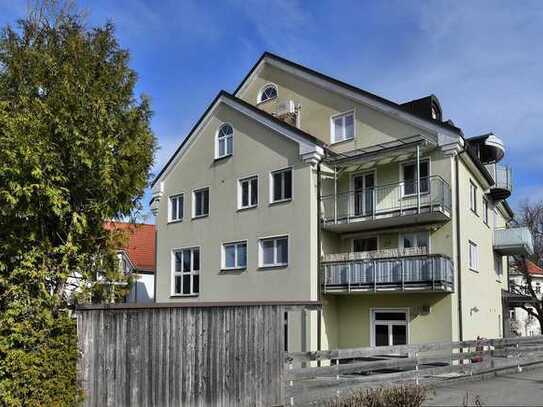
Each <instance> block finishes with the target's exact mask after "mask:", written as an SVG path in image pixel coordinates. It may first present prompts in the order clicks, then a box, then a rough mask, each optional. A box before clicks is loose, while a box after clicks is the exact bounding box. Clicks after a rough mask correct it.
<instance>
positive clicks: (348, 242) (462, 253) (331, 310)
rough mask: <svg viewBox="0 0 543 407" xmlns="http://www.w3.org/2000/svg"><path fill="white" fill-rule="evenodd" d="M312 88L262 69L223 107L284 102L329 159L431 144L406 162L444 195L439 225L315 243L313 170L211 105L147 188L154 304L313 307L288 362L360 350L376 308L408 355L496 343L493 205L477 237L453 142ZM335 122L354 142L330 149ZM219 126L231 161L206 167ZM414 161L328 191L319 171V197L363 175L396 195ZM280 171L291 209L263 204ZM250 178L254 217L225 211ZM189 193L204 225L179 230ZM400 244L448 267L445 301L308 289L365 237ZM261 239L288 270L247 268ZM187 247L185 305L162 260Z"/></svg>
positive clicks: (499, 281)
mask: <svg viewBox="0 0 543 407" xmlns="http://www.w3.org/2000/svg"><path fill="white" fill-rule="evenodd" d="M317 79H321V78H317ZM321 82H322V80H321V81H319V80H313V79H312V78H311V77H310V75H309V74H307V73H304V72H294V71H293V70H292V69H286V68H284V67H283V66H281V64H274V63H271V62H270V63H266V60H263V61H262V62H261V66H259V69H257V70H255V71H254V72H253V74H252V75H250V76H249V77H248V78H247V80H246V81H245V83H244V84H243V86H241V88H240V89H239V90H238V93H237V94H236V95H235V96H236V97H237V98H239V99H241V100H243V101H245V102H246V103H249V104H251V105H253V106H256V107H257V108H259V109H261V110H262V111H264V112H266V113H269V114H272V113H274V112H275V111H276V109H277V107H278V104H279V103H281V102H283V101H286V100H291V101H293V102H294V104H295V105H296V106H297V109H298V125H299V128H300V129H301V130H303V131H304V132H306V133H308V134H310V135H312V136H313V137H316V138H318V139H319V140H321V141H322V142H323V143H325V145H326V147H325V148H326V149H328V150H329V151H332V152H337V153H341V152H348V151H352V150H355V149H361V148H366V147H371V146H374V145H376V144H383V143H387V142H391V141H394V140H398V139H406V138H409V137H413V136H414V135H417V136H420V137H424V138H427V139H428V140H433V141H434V142H435V144H434V147H432V148H427V149H425V150H424V151H423V152H422V155H421V157H420V158H421V159H422V160H428V161H429V163H430V164H429V171H430V175H432V176H440V177H441V178H442V179H443V180H444V182H446V184H447V185H448V186H449V188H450V191H451V208H450V210H449V211H448V219H447V221H444V222H443V221H442V222H439V223H435V224H433V223H424V224H423V223H420V224H419V223H414V224H413V223H411V224H409V225H402V224H401V222H400V223H399V224H398V225H396V226H395V227H392V228H391V227H388V228H387V229H374V230H370V231H368V230H363V231H357V230H356V228H354V229H351V230H350V231H349V232H348V233H340V232H333V231H330V230H326V229H324V228H323V229H321V230H320V234H319V227H320V225H319V222H318V213H319V205H320V204H319V197H318V184H319V182H318V180H317V178H318V171H319V169H318V161H319V159H321V158H320V157H317V159H315V160H308V159H307V157H306V155H304V154H303V151H302V150H303V148H302V147H301V146H300V145H299V144H297V143H296V142H295V141H293V140H292V139H289V138H288V137H285V135H284V134H280V132H278V131H276V129H272V128H270V127H269V126H267V125H266V124H263V123H260V122H258V121H257V120H255V119H254V117H250V115H248V113H247V112H246V111H240V109H235V108H233V107H232V106H229V105H228V104H220V103H219V104H218V106H217V107H216V108H214V109H212V111H211V112H210V113H209V114H208V116H209V117H208V118H206V120H205V121H204V124H203V125H201V126H200V127H199V128H198V129H197V132H196V134H193V135H192V136H191V138H192V142H191V143H190V146H189V147H188V148H185V151H183V154H182V157H181V158H179V159H178V160H177V161H175V160H174V161H173V163H174V164H172V165H170V167H169V168H168V170H167V171H165V173H164V174H163V175H161V177H159V179H158V181H157V182H156V183H155V186H154V192H155V195H156V197H157V199H156V201H155V203H154V208H155V211H156V213H157V217H156V223H157V230H158V234H157V236H158V237H157V276H156V287H157V293H156V300H157V302H176V301H204V302H208V301H294V300H296V301H320V302H321V304H322V310H321V312H318V311H305V312H302V313H300V312H297V313H291V315H290V316H289V320H288V327H289V328H288V329H289V344H288V347H289V350H315V349H317V348H318V347H320V348H321V349H331V348H351V347H360V346H370V345H372V344H373V342H372V335H373V334H372V325H371V323H372V321H371V319H372V311H373V310H376V309H383V310H386V309H393V310H405V311H406V312H407V318H408V321H407V322H408V324H407V337H408V341H409V343H423V342H432V341H447V340H458V339H459V338H460V336H461V335H460V329H462V338H463V339H473V338H476V337H477V336H480V337H499V336H501V334H502V327H501V321H502V315H503V311H502V303H501V290H502V289H505V288H507V274H506V273H503V274H502V275H498V274H496V272H495V260H494V258H495V257H494V256H495V253H494V251H493V243H492V239H493V229H494V227H502V226H505V224H506V222H507V221H508V218H509V215H508V213H507V211H506V210H505V208H504V207H503V205H501V204H499V203H496V205H494V204H493V202H489V208H490V209H489V211H490V219H491V220H490V221H489V222H488V223H489V224H488V225H487V224H486V223H485V222H484V221H483V214H482V213H481V210H482V208H483V203H482V202H483V198H484V197H485V193H484V192H485V191H486V190H487V189H488V181H487V180H485V177H484V176H483V175H482V174H481V173H479V172H478V170H477V168H476V167H474V164H473V160H472V159H471V158H470V157H469V156H467V155H466V154H465V153H463V148H464V140H463V138H462V137H461V136H458V135H455V134H452V132H451V131H449V130H447V129H446V128H445V129H444V128H440V127H439V126H436V125H435V124H432V123H430V124H429V125H426V124H425V123H424V121H421V120H420V118H417V117H414V116H413V117H410V116H409V115H408V114H403V113H401V114H395V113H394V111H392V110H393V109H391V108H387V106H383V105H382V104H381V105H380V104H377V105H372V104H371V103H369V102H367V101H365V100H359V99H356V98H354V97H353V96H352V95H351V94H350V93H349V92H338V91H337V89H336V87H333V86H325V84H322V83H321ZM268 84H273V85H275V86H276V89H277V97H276V98H275V99H273V100H270V101H267V102H264V103H258V98H259V94H260V92H261V91H262V88H263V87H264V86H266V85H268ZM349 111H353V112H354V123H355V124H354V138H353V139H352V140H350V141H344V142H340V143H337V144H333V143H332V142H331V138H330V137H331V135H330V133H331V117H333V116H334V115H336V114H339V113H342V112H349ZM222 123H229V124H231V125H232V127H233V128H234V139H233V140H234V148H233V150H234V151H233V154H232V156H231V157H228V158H226V159H223V160H215V159H214V153H215V143H216V132H217V129H218V128H219V127H220V125H221V124H222ZM304 151H305V150H304ZM414 159H415V157H414V155H413V153H412V152H411V153H409V154H407V155H406V156H403V157H402V156H391V157H390V158H389V159H387V157H386V156H385V157H383V158H381V159H380V160H378V161H375V162H369V163H367V162H361V163H359V164H360V165H359V166H360V168H359V169H357V170H349V171H345V172H343V173H342V174H341V175H340V176H339V177H338V178H337V181H336V183H335V188H336V191H334V190H333V189H332V185H334V184H333V183H331V182H330V176H329V175H328V178H327V179H325V178H326V174H330V173H331V171H332V169H331V168H325V167H326V166H325V165H321V168H320V171H321V176H322V178H321V183H320V184H321V195H325V194H333V193H338V194H340V193H342V192H345V191H349V190H350V189H351V188H352V180H351V177H352V175H353V174H355V173H357V172H367V171H373V172H374V173H375V185H376V186H379V185H388V184H395V183H399V182H400V181H401V177H402V175H401V165H402V163H404V162H406V161H412V160H414ZM286 167H290V168H292V170H293V176H292V177H293V178H292V179H293V180H292V184H293V196H292V199H291V200H289V201H288V202H284V203H281V204H270V197H269V194H270V187H269V183H270V172H271V171H274V170H277V169H281V168H286ZM252 175H257V176H258V182H259V203H258V206H257V207H256V208H252V209H248V210H239V209H238V207H237V185H238V181H239V179H240V178H243V177H246V176H252ZM470 183H473V184H475V185H476V186H477V188H478V191H479V193H478V195H477V200H478V208H479V213H478V214H476V213H474V212H473V211H472V210H471V209H470V190H469V188H470ZM203 186H205V187H209V190H210V209H209V216H208V217H206V218H203V219H191V217H190V213H189V212H190V210H191V205H192V204H191V193H192V191H193V190H195V189H197V188H200V187H203ZM179 193H183V194H184V196H185V218H184V219H183V220H182V221H181V222H169V221H168V197H169V196H173V195H175V194H179ZM457 203H458V208H457ZM414 231H426V232H427V233H428V234H429V236H430V245H429V249H428V250H429V254H439V255H443V256H447V257H448V258H450V261H451V262H452V264H453V268H454V273H455V275H454V284H455V286H454V289H453V290H452V292H402V291H398V290H395V291H394V290H392V291H389V292H386V293H382V292H375V293H373V292H358V293H341V294H330V293H325V292H323V290H322V287H319V272H320V270H319V259H324V258H325V256H326V255H329V254H335V253H347V252H351V251H352V250H353V246H352V245H353V242H352V241H353V239H356V238H357V237H365V236H375V237H376V238H377V241H378V250H386V249H397V248H398V247H399V245H400V236H401V235H402V234H405V233H409V232H414ZM267 236H288V242H289V243H288V244H289V262H288V266H286V267H282V268H280V269H276V270H269V269H263V268H260V267H259V265H258V261H257V258H258V247H257V242H258V240H259V239H260V238H262V237H267ZM235 241H246V242H247V267H246V269H244V270H242V271H239V272H225V271H221V264H220V262H221V254H220V253H221V252H220V250H221V245H222V244H223V243H225V242H235ZM469 241H472V242H476V244H477V245H478V247H479V264H478V267H477V270H476V271H474V270H471V269H470V267H469V265H468V258H469V253H468V251H469ZM192 246H198V247H199V248H200V250H201V256H202V260H201V263H202V264H201V268H200V292H199V293H198V295H196V296H190V297H187V296H177V295H173V294H172V272H171V270H172V250H175V249H176V248H182V247H192ZM501 262H502V266H503V270H506V267H507V264H506V259H505V258H501ZM459 277H460V278H459ZM459 283H460V284H461V285H459ZM460 293H461V297H462V301H461V305H459V294H460ZM460 319H461V323H460Z"/></svg>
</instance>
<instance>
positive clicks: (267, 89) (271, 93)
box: [257, 84, 277, 103]
mask: <svg viewBox="0 0 543 407" xmlns="http://www.w3.org/2000/svg"><path fill="white" fill-rule="evenodd" d="M276 97H277V86H275V85H274V84H268V85H266V86H264V87H263V88H262V89H260V92H259V93H258V100H257V102H258V103H262V102H266V101H268V100H272V99H275V98H276Z"/></svg>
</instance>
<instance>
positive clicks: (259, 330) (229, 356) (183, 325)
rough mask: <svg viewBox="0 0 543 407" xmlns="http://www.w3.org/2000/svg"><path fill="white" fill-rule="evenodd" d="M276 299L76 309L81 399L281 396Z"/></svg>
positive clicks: (240, 401) (153, 401) (265, 401)
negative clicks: (270, 301) (237, 303)
mask: <svg viewBox="0 0 543 407" xmlns="http://www.w3.org/2000/svg"><path fill="white" fill-rule="evenodd" d="M287 309H292V306H286V305H280V304H267V305H256V304H250V305H243V306H228V305H215V306H205V307H198V306H194V307H152V308H124V309H123V308H109V309H108V308H105V307H104V308H97V309H89V308H85V309H79V310H78V311H77V323H78V334H79V346H80V350H81V358H80V362H79V375H80V376H79V377H80V380H81V383H82V386H83V389H84V391H85V394H86V399H85V406H87V407H95V406H100V407H102V406H149V407H150V406H161V407H162V406H166V407H168V406H181V405H182V406H271V405H279V404H282V403H283V400H284V386H283V385H284V369H283V362H284V352H283V339H284V336H283V335H284V332H283V329H284V326H283V314H284V312H285V311H286V310H287Z"/></svg>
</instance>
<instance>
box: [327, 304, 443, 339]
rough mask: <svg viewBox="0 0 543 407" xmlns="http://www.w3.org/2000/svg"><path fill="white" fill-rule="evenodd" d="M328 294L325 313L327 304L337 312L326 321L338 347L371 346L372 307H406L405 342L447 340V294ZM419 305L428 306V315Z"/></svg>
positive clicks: (332, 310)
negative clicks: (334, 316) (406, 336)
mask: <svg viewBox="0 0 543 407" xmlns="http://www.w3.org/2000/svg"><path fill="white" fill-rule="evenodd" d="M330 297H332V296H326V303H325V304H326V305H325V313H326V310H327V308H328V307H330V309H331V312H335V315H337V320H336V321H335V323H334V322H329V325H330V326H331V327H335V329H336V332H337V335H338V336H337V339H336V341H337V342H335V343H337V346H338V347H339V348H356V347H363V346H371V342H370V330H371V324H370V322H371V318H370V310H371V309H373V308H408V309H409V343H425V342H435V341H450V340H451V335H452V332H451V312H450V308H451V296H450V295H447V294H431V293H421V294H411V293H410V294H401V293H400V294H377V295H364V294H361V295H342V296H340V295H338V296H335V298H333V299H330ZM328 301H330V305H328ZM422 305H429V306H430V307H431V311H430V313H429V314H427V315H422V314H421V309H422V308H421V307H422ZM332 343H334V341H332Z"/></svg>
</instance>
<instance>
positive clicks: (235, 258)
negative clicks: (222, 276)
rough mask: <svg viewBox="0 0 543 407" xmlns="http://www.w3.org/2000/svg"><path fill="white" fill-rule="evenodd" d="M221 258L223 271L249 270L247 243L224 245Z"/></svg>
mask: <svg viewBox="0 0 543 407" xmlns="http://www.w3.org/2000/svg"><path fill="white" fill-rule="evenodd" d="M221 256H222V260H221V264H222V265H221V268H222V269H223V270H242V269H245V268H247V241H241V242H233V243H224V244H223V245H222V255H221Z"/></svg>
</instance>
